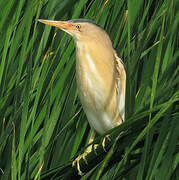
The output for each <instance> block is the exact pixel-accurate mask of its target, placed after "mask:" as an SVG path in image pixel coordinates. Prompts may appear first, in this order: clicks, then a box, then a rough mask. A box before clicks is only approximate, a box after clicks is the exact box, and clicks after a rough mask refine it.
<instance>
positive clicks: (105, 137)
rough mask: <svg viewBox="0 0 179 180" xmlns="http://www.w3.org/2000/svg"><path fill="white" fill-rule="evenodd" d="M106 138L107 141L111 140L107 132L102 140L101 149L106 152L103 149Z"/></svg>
mask: <svg viewBox="0 0 179 180" xmlns="http://www.w3.org/2000/svg"><path fill="white" fill-rule="evenodd" d="M106 139H108V140H109V141H111V139H110V135H109V134H107V135H106V136H104V138H103V141H102V147H103V149H104V151H105V152H107V151H106V149H105V142H106Z"/></svg>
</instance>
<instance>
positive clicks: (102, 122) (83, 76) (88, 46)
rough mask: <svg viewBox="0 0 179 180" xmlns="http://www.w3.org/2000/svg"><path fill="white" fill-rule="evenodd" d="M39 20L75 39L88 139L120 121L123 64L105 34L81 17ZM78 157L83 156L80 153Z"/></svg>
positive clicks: (123, 90)
mask: <svg viewBox="0 0 179 180" xmlns="http://www.w3.org/2000/svg"><path fill="white" fill-rule="evenodd" d="M39 21H40V22H41V23H44V24H47V25H50V26H55V27H57V28H59V29H61V30H63V31H65V32H67V33H68V34H70V35H71V36H72V37H73V38H74V40H75V44H76V78H77V87H78V91H79V96H80V100H81V103H82V106H83V110H84V112H85V113H86V116H87V119H88V121H89V124H90V126H91V128H92V130H93V133H92V137H91V139H90V142H91V141H92V139H93V138H94V131H96V132H98V133H99V134H101V135H102V134H104V133H105V132H107V131H108V130H110V129H112V128H114V127H116V126H118V125H119V124H121V123H122V122H123V121H124V115H125V90H126V72H125V68H124V64H123V62H122V60H121V59H120V58H119V57H118V55H117V53H116V51H115V50H114V49H113V46H112V43H111V40H110V38H109V36H108V35H107V33H106V32H105V31H104V30H103V29H102V28H101V27H99V26H98V25H96V24H95V23H93V22H91V21H89V20H85V19H74V20H69V21H51V20H39ZM87 151H88V152H89V151H90V150H89V149H88V150H87ZM81 157H83V158H84V155H82V156H81ZM81 157H80V158H81ZM80 158H77V159H76V160H75V161H74V163H73V164H75V163H77V168H78V171H79V172H81V171H80V167H79V160H80Z"/></svg>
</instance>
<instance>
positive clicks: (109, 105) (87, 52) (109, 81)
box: [76, 44, 117, 134]
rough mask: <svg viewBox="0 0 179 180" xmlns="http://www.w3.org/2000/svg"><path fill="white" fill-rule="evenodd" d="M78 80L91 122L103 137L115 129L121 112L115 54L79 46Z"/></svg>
mask: <svg viewBox="0 0 179 180" xmlns="http://www.w3.org/2000/svg"><path fill="white" fill-rule="evenodd" d="M97 47H98V46H97ZM76 78H77V87H78V91H79V95H80V100H81V103H82V105H83V109H84V111H85V113H86V115H87V118H88V121H89V123H90V125H91V126H92V127H93V128H94V129H95V130H96V131H97V132H98V133H100V134H103V133H104V132H105V131H106V130H109V129H111V128H112V127H114V123H113V122H114V117H115V115H116V109H117V97H116V89H115V88H116V79H115V71H114V64H113V55H112V54H110V53H108V52H105V51H104V49H103V48H102V47H98V49H95V47H93V46H92V47H87V46H86V45H84V44H77V61H76Z"/></svg>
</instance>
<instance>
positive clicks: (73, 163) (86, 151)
mask: <svg viewBox="0 0 179 180" xmlns="http://www.w3.org/2000/svg"><path fill="white" fill-rule="evenodd" d="M94 138H95V131H94V130H92V132H91V136H90V139H89V141H88V144H91V143H92V142H93V140H94ZM91 151H92V144H91V145H90V146H88V147H87V149H86V150H85V152H84V153H83V154H81V155H79V156H78V157H77V158H76V159H75V160H74V161H73V162H72V166H75V164H76V166H77V170H78V174H79V175H80V176H82V175H83V172H82V171H81V170H80V160H81V159H83V160H84V161H85V163H86V164H88V162H87V160H86V156H87V155H88V154H89V153H90V152H91Z"/></svg>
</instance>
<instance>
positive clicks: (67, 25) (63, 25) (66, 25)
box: [38, 19, 72, 30]
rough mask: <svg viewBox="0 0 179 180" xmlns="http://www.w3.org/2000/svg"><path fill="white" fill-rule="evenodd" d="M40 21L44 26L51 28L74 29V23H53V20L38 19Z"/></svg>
mask: <svg viewBox="0 0 179 180" xmlns="http://www.w3.org/2000/svg"><path fill="white" fill-rule="evenodd" d="M38 21H39V22H41V23H43V24H47V25H49V26H55V27H57V28H59V29H62V30H70V29H72V23H71V22H68V21H52V20H45V19H38Z"/></svg>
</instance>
